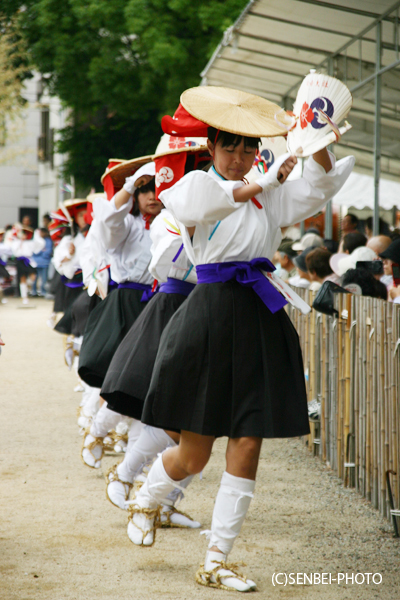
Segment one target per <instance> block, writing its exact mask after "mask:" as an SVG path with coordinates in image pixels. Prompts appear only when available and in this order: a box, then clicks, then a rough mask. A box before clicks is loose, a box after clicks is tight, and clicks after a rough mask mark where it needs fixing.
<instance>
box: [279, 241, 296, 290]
mask: <svg viewBox="0 0 400 600" xmlns="http://www.w3.org/2000/svg"><path fill="white" fill-rule="evenodd" d="M292 243H293V242H288V241H286V242H282V243H281V245H280V246H279V248H278V253H279V254H278V260H279V264H280V266H281V271H280V274H279V276H280V277H281V278H282V279H283V281H288V279H289V277H293V276H294V275H296V267H295V266H294V263H293V259H294V257H295V256H297V252H296V251H295V250H293V248H292Z"/></svg>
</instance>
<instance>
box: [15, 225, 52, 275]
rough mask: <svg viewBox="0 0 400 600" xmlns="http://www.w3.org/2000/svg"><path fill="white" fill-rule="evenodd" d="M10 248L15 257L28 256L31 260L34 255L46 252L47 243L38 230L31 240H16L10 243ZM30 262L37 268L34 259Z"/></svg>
mask: <svg viewBox="0 0 400 600" xmlns="http://www.w3.org/2000/svg"><path fill="white" fill-rule="evenodd" d="M9 246H10V248H11V251H12V255H13V256H15V257H21V256H26V257H27V258H30V257H31V256H32V254H36V253H37V252H41V251H42V250H44V248H45V246H46V242H45V241H44V239H43V238H42V236H41V235H40V231H39V230H38V229H36V230H35V232H34V234H33V238H32V239H31V240H19V239H14V240H12V241H11V242H9ZM29 262H30V263H31V264H32V266H33V267H35V266H36V263H35V261H34V260H33V259H31V260H30V261H29Z"/></svg>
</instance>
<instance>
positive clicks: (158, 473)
mask: <svg viewBox="0 0 400 600" xmlns="http://www.w3.org/2000/svg"><path fill="white" fill-rule="evenodd" d="M214 439H215V438H214V437H211V436H203V435H198V434H195V433H191V432H189V431H182V432H181V438H180V440H179V445H178V446H176V447H175V448H170V449H169V450H166V451H165V452H164V453H163V454H162V455H161V456H159V457H158V458H157V460H156V461H155V462H154V464H153V466H152V467H151V469H150V472H149V475H148V477H147V480H146V482H145V483H144V485H143V486H142V487H141V489H140V490H139V492H138V493H137V494H136V497H135V500H134V502H133V503H132V518H131V520H130V521H129V524H128V536H129V538H130V540H131V541H132V542H133V543H134V544H137V545H139V546H140V545H145V546H151V545H152V544H153V542H154V523H155V520H156V518H158V512H157V511H158V506H159V505H161V504H164V505H168V504H169V502H168V495H169V494H170V493H171V492H172V490H174V489H175V488H180V487H182V486H181V483H182V481H183V480H184V479H186V477H188V476H190V475H194V474H196V473H200V471H202V470H203V468H204V467H205V465H206V464H207V462H208V460H209V458H210V454H211V450H212V446H213V443H214ZM164 459H165V462H164Z"/></svg>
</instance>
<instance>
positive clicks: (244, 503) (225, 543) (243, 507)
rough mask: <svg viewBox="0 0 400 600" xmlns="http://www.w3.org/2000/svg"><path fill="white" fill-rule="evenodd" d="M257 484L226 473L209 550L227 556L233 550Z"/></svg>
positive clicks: (214, 519) (216, 504) (213, 521)
mask: <svg viewBox="0 0 400 600" xmlns="http://www.w3.org/2000/svg"><path fill="white" fill-rule="evenodd" d="M255 485H256V482H255V481H252V480H251V479H243V478H242V477H235V476H234V475H230V474H229V473H227V472H226V471H225V473H224V474H223V475H222V479H221V484H220V487H219V490H218V494H217V498H216V500H215V506H214V512H213V518H212V523H211V537H210V543H209V545H208V547H209V548H212V547H213V546H216V547H217V548H218V549H219V550H220V551H221V552H223V553H224V554H225V555H228V554H229V552H230V551H231V550H232V547H233V544H234V542H235V539H236V538H237V536H238V535H239V533H240V529H241V527H242V524H243V521H244V519H245V517H246V513H247V511H248V509H249V506H250V502H251V499H252V497H253V492H254V488H255Z"/></svg>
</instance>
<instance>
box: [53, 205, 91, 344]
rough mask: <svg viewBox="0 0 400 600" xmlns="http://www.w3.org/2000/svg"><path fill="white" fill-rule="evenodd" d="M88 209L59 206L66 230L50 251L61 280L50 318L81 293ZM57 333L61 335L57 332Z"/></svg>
mask: <svg viewBox="0 0 400 600" xmlns="http://www.w3.org/2000/svg"><path fill="white" fill-rule="evenodd" d="M88 205H89V203H88V201H87V200H86V199H78V198H75V199H73V200H66V201H65V202H64V203H63V206H62V212H63V213H64V215H65V216H66V218H67V219H68V224H69V228H66V229H65V230H64V235H63V237H62V239H61V241H60V243H59V244H58V245H57V246H56V248H55V250H54V256H53V264H54V267H55V269H56V271H57V272H58V273H59V274H60V276H61V278H60V281H59V283H58V284H57V287H56V293H55V298H54V308H53V315H54V314H55V313H58V312H65V311H66V310H67V309H68V308H69V307H70V306H71V305H72V303H73V302H74V300H76V298H77V297H78V296H80V294H81V293H82V291H83V281H82V269H81V265H80V259H81V253H82V248H83V243H84V241H85V236H86V234H87V232H88V229H89V227H90V221H91V220H90V213H91V210H90V209H89V208H88ZM50 235H51V234H50ZM60 333H64V331H62V330H60Z"/></svg>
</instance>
